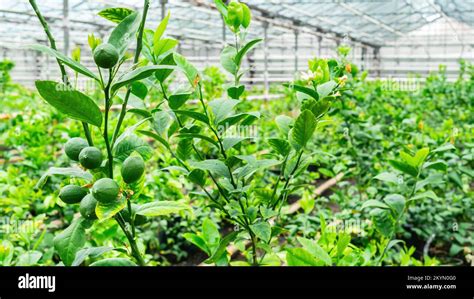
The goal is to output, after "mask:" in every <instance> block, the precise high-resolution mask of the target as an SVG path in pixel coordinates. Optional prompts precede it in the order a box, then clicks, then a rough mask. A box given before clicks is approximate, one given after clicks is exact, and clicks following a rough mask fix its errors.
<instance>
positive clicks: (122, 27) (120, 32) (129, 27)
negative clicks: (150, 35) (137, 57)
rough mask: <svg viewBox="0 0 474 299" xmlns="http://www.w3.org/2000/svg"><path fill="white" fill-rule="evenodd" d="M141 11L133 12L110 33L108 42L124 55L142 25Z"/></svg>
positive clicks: (120, 54)
mask: <svg viewBox="0 0 474 299" xmlns="http://www.w3.org/2000/svg"><path fill="white" fill-rule="evenodd" d="M140 21H141V20H140V16H139V13H137V12H133V13H131V14H130V15H128V16H127V17H126V18H124V19H123V20H122V21H121V22H120V23H119V24H118V25H117V27H115V28H114V30H113V31H112V33H111V34H110V37H109V40H108V43H109V44H111V45H113V46H114V47H115V48H116V49H117V51H118V52H119V56H120V57H122V56H123V54H124V53H125V51H126V50H127V48H128V46H129V45H130V43H131V42H132V41H133V40H134V39H135V35H136V33H137V31H138V27H139V26H140Z"/></svg>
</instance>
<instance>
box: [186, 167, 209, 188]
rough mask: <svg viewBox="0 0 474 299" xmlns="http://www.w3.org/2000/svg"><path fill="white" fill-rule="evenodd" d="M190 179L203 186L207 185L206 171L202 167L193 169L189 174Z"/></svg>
mask: <svg viewBox="0 0 474 299" xmlns="http://www.w3.org/2000/svg"><path fill="white" fill-rule="evenodd" d="M188 180H190V181H191V182H192V183H194V184H196V185H198V186H201V187H202V186H204V185H206V172H204V171H203V170H201V169H193V170H191V172H190V173H189V174H188Z"/></svg>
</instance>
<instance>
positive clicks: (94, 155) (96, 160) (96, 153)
mask: <svg viewBox="0 0 474 299" xmlns="http://www.w3.org/2000/svg"><path fill="white" fill-rule="evenodd" d="M79 162H81V165H82V166H84V167H85V168H87V169H96V168H98V167H100V165H101V164H102V153H101V152H100V150H99V149H98V148H96V147H93V146H88V147H86V148H84V149H83V150H82V151H81V153H80V154H79Z"/></svg>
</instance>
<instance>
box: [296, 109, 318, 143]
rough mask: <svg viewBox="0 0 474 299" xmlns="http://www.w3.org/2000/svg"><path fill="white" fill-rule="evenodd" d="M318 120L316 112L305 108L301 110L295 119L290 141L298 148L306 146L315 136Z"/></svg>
mask: <svg viewBox="0 0 474 299" xmlns="http://www.w3.org/2000/svg"><path fill="white" fill-rule="evenodd" d="M316 125H317V121H316V117H315V116H314V114H313V113H312V112H311V111H309V110H305V111H303V112H301V114H300V115H299V116H298V118H297V119H296V121H295V125H294V126H293V128H292V129H291V130H290V143H291V145H292V146H293V148H295V149H296V150H301V149H303V148H305V147H306V144H307V143H308V141H309V140H310V139H311V137H312V136H313V133H314V130H315V129H316Z"/></svg>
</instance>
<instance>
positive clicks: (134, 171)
mask: <svg viewBox="0 0 474 299" xmlns="http://www.w3.org/2000/svg"><path fill="white" fill-rule="evenodd" d="M144 172H145V162H144V161H143V158H142V157H141V156H133V157H128V158H127V159H125V161H124V162H123V165H122V178H123V181H124V182H125V183H127V184H130V183H133V182H136V181H137V180H138V179H140V178H141V177H142V175H143V173H144Z"/></svg>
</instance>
